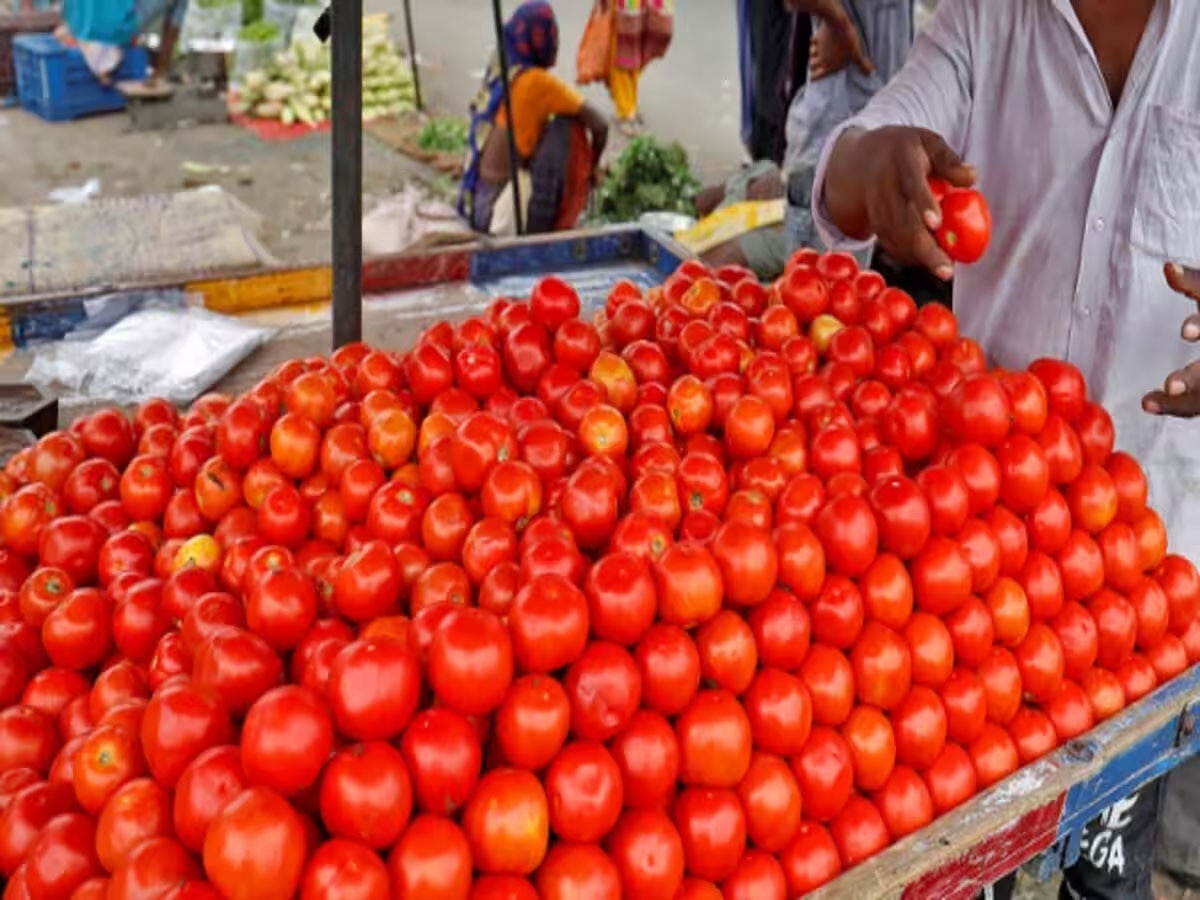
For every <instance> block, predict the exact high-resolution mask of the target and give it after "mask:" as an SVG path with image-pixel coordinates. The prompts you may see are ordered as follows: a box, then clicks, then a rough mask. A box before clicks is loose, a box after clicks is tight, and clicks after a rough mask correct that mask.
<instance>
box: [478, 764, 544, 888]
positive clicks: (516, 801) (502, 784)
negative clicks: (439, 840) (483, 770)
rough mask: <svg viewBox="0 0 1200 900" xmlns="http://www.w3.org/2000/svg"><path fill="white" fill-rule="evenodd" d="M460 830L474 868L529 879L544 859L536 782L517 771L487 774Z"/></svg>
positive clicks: (540, 799)
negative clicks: (528, 876)
mask: <svg viewBox="0 0 1200 900" xmlns="http://www.w3.org/2000/svg"><path fill="white" fill-rule="evenodd" d="M463 831H464V832H465V833H466V836H467V840H468V841H469V843H470V847H471V857H472V859H473V861H474V864H475V868H476V869H478V870H479V871H481V872H485V873H490V874H497V875H529V874H531V873H532V872H533V871H534V870H536V869H537V867H538V866H539V865H540V864H541V862H542V860H543V859H544V858H545V855H546V849H547V845H548V841H549V831H550V828H549V810H548V807H547V801H546V794H545V791H544V790H543V787H542V784H541V782H539V781H538V779H537V778H536V777H535V776H534V775H532V774H531V773H529V772H526V771H523V770H520V769H493V770H491V771H490V772H488V773H487V774H486V775H484V777H483V778H482V780H480V782H479V786H478V787H477V788H476V789H475V792H474V793H473V794H472V796H471V799H470V800H469V801H468V802H467V806H466V808H465V810H464V811H463Z"/></svg>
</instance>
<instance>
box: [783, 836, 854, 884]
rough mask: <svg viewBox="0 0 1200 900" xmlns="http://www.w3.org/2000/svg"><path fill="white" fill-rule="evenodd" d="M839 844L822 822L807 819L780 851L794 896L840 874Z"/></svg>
mask: <svg viewBox="0 0 1200 900" xmlns="http://www.w3.org/2000/svg"><path fill="white" fill-rule="evenodd" d="M838 854H839V851H838V846H837V844H836V843H835V842H834V839H833V837H832V836H831V835H830V833H829V832H828V831H827V830H826V829H825V828H824V827H822V826H821V825H816V824H813V823H811V822H805V823H804V824H803V825H801V826H800V830H799V832H798V833H797V834H796V838H795V839H794V840H793V841H792V843H791V844H789V845H788V846H787V848H786V849H785V850H784V851H783V853H782V854H780V863H781V864H782V866H783V872H784V878H785V880H786V882H787V889H788V892H789V894H790V895H791V896H803V895H805V894H807V893H808V892H810V891H814V890H816V889H817V888H819V887H821V886H822V885H824V884H826V883H827V882H829V881H832V880H833V879H834V878H836V877H837V876H838V874H840V872H841V870H842V863H841V859H840V857H839V855H838Z"/></svg>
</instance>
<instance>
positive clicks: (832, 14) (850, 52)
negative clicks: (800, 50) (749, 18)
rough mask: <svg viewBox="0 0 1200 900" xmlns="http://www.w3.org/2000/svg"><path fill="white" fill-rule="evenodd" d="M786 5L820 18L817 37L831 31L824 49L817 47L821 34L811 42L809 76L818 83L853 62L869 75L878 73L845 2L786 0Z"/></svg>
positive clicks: (815, 36)
mask: <svg viewBox="0 0 1200 900" xmlns="http://www.w3.org/2000/svg"><path fill="white" fill-rule="evenodd" d="M783 5H784V6H785V7H786V8H787V9H788V11H789V12H794V13H805V14H808V15H813V16H817V17H818V18H819V19H821V27H820V28H818V29H817V34H820V32H822V31H825V32H828V33H827V34H825V35H824V36H823V37H822V38H821V40H822V41H823V42H824V43H823V44H822V46H820V47H818V46H817V42H818V38H817V35H814V36H813V39H812V41H811V42H810V43H809V51H808V67H809V77H811V78H812V79H813V80H814V81H816V80H817V79H820V78H824V77H825V76H827V75H832V74H833V73H834V72H837V71H839V70H840V69H842V68H844V67H845V66H846V64H847V63H848V62H850V61H853V62H854V64H855V65H856V66H858V67H859V68H860V69H862V70H863V72H864V73H866V74H867V75H870V74H871V73H872V72H874V71H875V64H874V63H872V62H871V58H870V57H869V56H867V51H866V50H865V49H864V48H863V44H862V35H860V34H859V33H858V29H857V28H856V27H855V26H854V22H852V21H851V20H850V16H849V15H848V14H847V13H846V7H845V6H843V5H842V0H784V4H783ZM843 54H844V58H842V56H843ZM839 58H840V62H839V61H838V60H839ZM835 64H836V65H835Z"/></svg>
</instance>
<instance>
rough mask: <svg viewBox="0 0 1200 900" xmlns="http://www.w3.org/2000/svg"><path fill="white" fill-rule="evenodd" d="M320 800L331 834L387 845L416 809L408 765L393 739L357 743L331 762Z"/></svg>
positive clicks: (381, 846) (377, 847)
mask: <svg viewBox="0 0 1200 900" xmlns="http://www.w3.org/2000/svg"><path fill="white" fill-rule="evenodd" d="M319 803H320V812H321V821H322V822H323V823H324V825H325V828H326V830H327V831H328V832H329V833H330V834H331V835H334V836H335V837H338V838H344V839H347V840H352V841H355V842H357V843H360V844H362V845H365V846H367V847H370V848H373V849H375V850H383V849H385V848H386V847H390V846H392V845H393V844H395V842H396V840H397V839H398V838H399V837H400V835H401V834H402V833H403V832H404V828H405V826H406V825H407V824H408V821H409V816H410V815H411V814H412V807H413V789H412V782H411V780H410V778H409V770H408V768H407V767H406V766H405V764H404V759H403V757H401V755H400V753H399V751H397V750H396V749H395V748H394V747H392V746H391V745H390V744H385V743H383V742H380V741H370V742H367V743H365V744H356V745H354V746H353V747H348V748H346V749H344V750H341V751H339V752H338V753H336V754H335V755H334V756H333V758H332V759H331V760H330V761H329V764H328V766H327V767H326V769H325V774H324V775H323V776H322V778H321V786H320V800H319Z"/></svg>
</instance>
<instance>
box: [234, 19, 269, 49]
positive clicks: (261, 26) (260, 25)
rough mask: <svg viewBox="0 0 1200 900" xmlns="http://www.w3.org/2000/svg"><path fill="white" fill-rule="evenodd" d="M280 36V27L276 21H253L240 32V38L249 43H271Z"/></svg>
mask: <svg viewBox="0 0 1200 900" xmlns="http://www.w3.org/2000/svg"><path fill="white" fill-rule="evenodd" d="M278 38H279V27H278V26H277V25H276V24H275V23H274V22H262V21H259V22H253V23H251V24H249V25H244V26H242V30H241V31H239V32H238V40H239V41H245V42H246V43H247V44H269V43H270V42H271V41H274V40H278Z"/></svg>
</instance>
